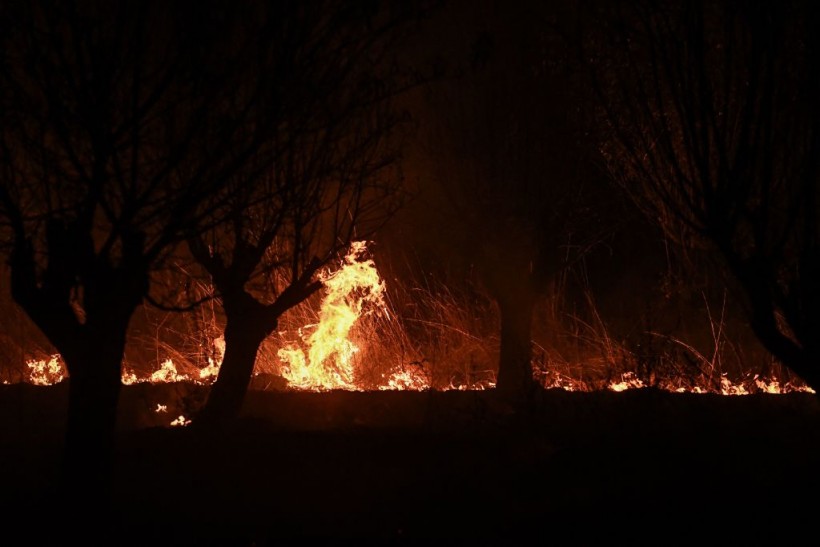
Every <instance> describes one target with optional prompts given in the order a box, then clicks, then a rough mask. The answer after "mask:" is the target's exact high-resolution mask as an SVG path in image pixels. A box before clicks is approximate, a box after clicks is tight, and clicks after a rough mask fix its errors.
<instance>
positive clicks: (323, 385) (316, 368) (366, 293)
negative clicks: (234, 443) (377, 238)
mask: <svg viewBox="0 0 820 547" xmlns="http://www.w3.org/2000/svg"><path fill="white" fill-rule="evenodd" d="M366 251H367V246H366V242H364V241H357V242H354V243H353V244H352V246H351V248H350V251H349V252H348V254H347V256H346V257H345V259H344V261H343V263H342V267H341V268H339V269H338V270H336V271H332V272H331V271H328V270H325V271H323V272H322V273H321V274H320V275H319V279H320V280H321V281H322V283H323V284H324V286H325V291H326V292H325V296H324V298H323V299H322V304H321V308H320V310H319V322H318V323H317V324H315V325H307V326H305V327H303V329H308V328H312V329H313V332H312V333H311V334H310V335H309V336H307V337H304V336H303V342H304V345H305V346H306V347H307V353H306V352H305V350H304V349H303V348H302V347H299V346H298V345H295V344H292V345H288V346H286V347H284V348H282V349H280V350H279V351H278V352H277V356H278V357H279V359H280V360H281V361H282V362H283V366H282V376H284V377H285V379H287V380H288V382H289V384H290V385H291V386H292V387H296V388H300V389H348V390H355V389H357V388H356V384H355V379H356V370H355V366H354V360H353V357H354V355H355V354H356V353H357V352H358V351H359V347H358V346H357V345H356V344H355V343H354V342H353V341H352V340H350V338H349V335H350V331H351V329H352V328H353V326H354V325H355V323H356V322H357V321H358V320H359V319H360V318H361V317H362V315H363V314H368V313H373V312H374V311H375V310H377V309H381V310H386V306H385V303H384V290H385V286H384V281H382V279H381V277H380V276H379V272H378V270H377V269H376V264H375V263H374V262H373V259H371V258H365V254H366ZM300 330H301V329H300ZM300 334H301V332H300Z"/></svg>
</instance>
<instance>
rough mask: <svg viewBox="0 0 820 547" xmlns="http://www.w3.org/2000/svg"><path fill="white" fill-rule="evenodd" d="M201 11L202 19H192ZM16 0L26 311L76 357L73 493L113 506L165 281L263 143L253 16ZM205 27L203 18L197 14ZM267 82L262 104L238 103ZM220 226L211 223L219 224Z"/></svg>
mask: <svg viewBox="0 0 820 547" xmlns="http://www.w3.org/2000/svg"><path fill="white" fill-rule="evenodd" d="M194 8H195V10H196V11H195V12H193V11H191V10H192V9H194ZM246 8H247V9H246V12H244V13H243V12H240V11H239V10H228V9H227V7H226V6H224V5H221V4H220V3H208V2H203V3H197V4H196V5H194V4H192V3H187V2H180V3H164V2H143V1H137V2H114V3H109V2H93V1H92V2H71V1H68V2H61V3H51V2H42V3H41V2H32V3H25V2H19V3H18V2H14V3H9V4H5V5H4V6H3V8H2V10H0V12H2V14H1V15H0V18H1V19H2V20H3V22H4V26H3V31H4V32H3V36H2V38H0V40H2V46H3V58H2V64H0V100H2V105H0V106H1V108H2V110H1V111H0V112H2V114H0V115H2V127H0V161H2V175H0V230H1V231H2V250H3V251H4V252H5V253H7V256H8V259H9V264H10V268H11V291H12V294H13V298H14V300H15V301H16V302H17V303H18V304H19V305H20V306H21V307H22V309H23V310H25V312H26V313H27V314H28V315H29V316H30V317H31V319H32V320H33V321H34V323H35V324H36V325H37V326H38V328H39V329H40V330H42V332H43V333H44V334H45V335H46V337H47V338H48V340H49V341H50V342H51V343H52V344H53V346H54V347H55V348H56V349H57V350H58V351H59V352H60V354H61V355H62V358H63V360H64V361H65V364H66V366H67V369H68V373H69V376H70V378H69V382H70V392H69V403H68V421H67V433H66V444H65V457H64V477H63V478H64V479H65V486H66V494H67V495H69V496H74V495H77V493H78V492H81V491H84V492H87V495H89V496H91V498H92V500H93V501H94V502H95V503H104V500H103V499H102V496H103V495H104V494H105V488H106V485H107V479H108V478H109V470H110V463H111V458H112V443H113V435H114V430H115V424H116V416H117V404H118V397H119V393H120V385H121V361H122V358H123V352H124V349H125V343H126V332H127V330H128V325H129V321H130V319H131V317H132V314H133V312H134V310H135V309H136V308H137V307H138V306H139V305H140V304H141V303H142V301H143V298H144V297H145V296H146V295H147V293H148V290H149V286H150V284H151V272H152V271H153V269H154V268H155V267H156V266H157V264H159V263H161V262H162V261H163V259H164V258H165V257H166V256H167V255H168V253H169V252H170V251H171V250H172V249H173V248H174V247H175V245H176V244H177V243H178V242H181V241H182V238H183V237H184V236H188V235H190V233H191V230H192V229H193V228H194V227H197V226H203V225H205V224H207V223H213V222H215V221H216V220H217V218H218V215H217V213H218V212H219V211H220V208H221V205H222V204H221V203H220V201H219V200H218V199H214V196H221V197H222V198H223V199H226V198H227V197H229V194H227V193H225V192H224V182H225V181H226V180H228V178H229V177H230V176H231V174H232V173H233V172H234V171H235V170H236V169H237V167H238V166H239V165H242V164H243V163H244V161H245V160H246V159H247V158H248V157H249V156H250V155H251V154H252V152H253V151H254V150H255V149H256V148H257V147H258V146H259V145H260V143H261V142H262V140H263V133H264V128H265V125H266V124H264V123H259V122H258V121H256V122H255V123H254V124H253V125H249V123H248V121H249V120H248V118H247V116H246V115H245V114H246V113H248V112H251V109H250V108H249V105H254V107H255V108H254V109H253V112H255V113H258V112H259V111H260V109H261V106H260V105H262V104H264V100H263V97H265V96H267V95H268V93H259V91H260V90H261V87H262V85H263V80H262V79H261V78H259V77H258V76H257V74H258V73H259V69H260V67H259V66H258V63H259V62H260V60H263V59H264V56H263V55H260V54H259V52H260V50H261V49H263V47H264V40H263V39H261V38H260V36H262V35H261V34H256V33H257V31H259V28H258V27H257V26H256V18H255V17H253V9H254V8H253V6H252V5H250V4H248V5H247V6H246ZM193 13H196V17H192V14H193ZM248 78H253V79H252V80H250V81H252V82H254V84H255V89H256V91H257V92H256V93H248V94H245V95H239V94H237V93H235V87H236V82H238V81H243V82H245V81H248V80H247V79H248ZM205 219H208V220H207V222H206V221H205Z"/></svg>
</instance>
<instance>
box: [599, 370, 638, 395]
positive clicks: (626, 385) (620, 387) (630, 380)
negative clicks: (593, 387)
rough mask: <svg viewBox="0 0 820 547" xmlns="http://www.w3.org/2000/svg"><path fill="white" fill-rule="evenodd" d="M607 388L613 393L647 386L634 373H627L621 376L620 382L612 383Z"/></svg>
mask: <svg viewBox="0 0 820 547" xmlns="http://www.w3.org/2000/svg"><path fill="white" fill-rule="evenodd" d="M607 387H608V388H609V389H610V390H612V391H626V390H627V389H637V388H642V387H646V386H645V385H644V383H643V382H642V381H641V379H640V378H638V377H637V376H635V374H634V373H632V372H625V373H623V374H621V381H620V382H612V383H611V384H609V385H608V386H607Z"/></svg>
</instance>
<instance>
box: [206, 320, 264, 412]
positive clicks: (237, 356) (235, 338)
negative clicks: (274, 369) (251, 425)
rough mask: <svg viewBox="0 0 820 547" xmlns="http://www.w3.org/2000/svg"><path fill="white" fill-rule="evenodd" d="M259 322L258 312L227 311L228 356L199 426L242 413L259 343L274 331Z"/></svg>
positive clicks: (220, 370)
mask: <svg viewBox="0 0 820 547" xmlns="http://www.w3.org/2000/svg"><path fill="white" fill-rule="evenodd" d="M260 323H261V321H259V320H258V317H257V314H252V313H228V314H227V323H226V325H225V335H224V336H225V357H224V359H223V360H222V366H221V367H220V369H219V375H218V376H217V378H216V382H214V384H213V386H212V387H211V392H210V394H209V395H208V400H207V401H206V402H205V406H204V407H203V408H202V411H201V412H200V414H199V416H197V419H196V423H197V424H198V425H218V424H220V423H224V422H226V421H229V420H232V419H234V418H236V417H237V416H238V415H239V412H240V411H241V410H242V404H243V403H244V401H245V395H246V393H247V391H248V386H249V385H250V381H251V376H252V375H253V368H254V365H255V364H256V354H257V352H258V351H259V346H260V345H261V344H262V342H263V341H264V340H265V338H266V337H267V336H268V334H270V332H272V330H273V329H272V328H271V329H265V328H263V327H262V326H260Z"/></svg>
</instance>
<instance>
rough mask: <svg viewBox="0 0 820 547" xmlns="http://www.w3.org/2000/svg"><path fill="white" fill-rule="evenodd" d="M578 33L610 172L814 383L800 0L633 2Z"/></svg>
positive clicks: (813, 280) (816, 134)
mask: <svg viewBox="0 0 820 547" xmlns="http://www.w3.org/2000/svg"><path fill="white" fill-rule="evenodd" d="M599 13H600V14H602V17H601V18H600V19H599V22H601V23H602V25H601V26H597V27H595V26H593V31H592V32H591V33H589V35H588V41H587V46H588V47H589V49H588V50H587V54H586V55H585V58H586V59H591V60H593V61H594V62H595V66H594V69H595V70H594V73H595V76H596V78H595V83H596V86H597V90H598V95H599V97H600V99H601V103H600V104H601V105H602V106H603V109H604V112H605V115H604V120H605V122H606V124H607V126H608V128H609V129H610V135H609V137H610V138H609V139H608V141H607V142H606V144H605V145H604V151H605V153H606V155H607V159H608V160H609V163H610V166H611V167H612V169H613V171H614V173H615V174H616V177H617V179H618V180H619V181H620V182H622V184H623V186H624V188H625V189H626V190H627V191H628V192H629V193H630V194H631V195H632V196H633V197H634V198H635V200H636V201H637V203H638V204H640V205H641V206H642V207H643V208H644V210H645V211H646V212H647V214H649V215H650V217H651V218H653V219H655V220H657V221H658V222H659V224H660V225H661V226H662V227H663V229H664V230H665V231H666V232H667V234H669V235H670V236H671V237H674V238H676V239H677V240H678V241H680V242H681V243H682V244H683V245H684V246H691V245H704V244H705V245H706V246H707V247H708V248H711V249H712V250H713V251H715V252H716V254H717V256H719V257H720V258H721V262H722V263H723V265H724V266H725V268H726V271H727V272H728V273H730V274H731V276H732V278H733V279H734V280H735V281H736V282H737V283H738V285H739V287H740V288H741V290H742V293H743V295H744V300H745V302H746V304H747V310H748V314H749V317H750V322H751V326H752V328H753V330H754V332H755V334H756V335H757V337H758V338H759V340H760V341H761V342H762V343H763V345H764V346H765V347H766V348H767V349H768V350H769V351H770V352H771V353H772V354H773V355H774V356H775V357H776V358H777V359H778V360H780V361H781V362H782V363H783V364H784V365H785V366H787V367H788V368H790V369H791V370H792V371H794V372H795V373H796V374H797V375H799V376H800V377H801V378H803V380H805V381H806V382H807V383H808V384H809V385H810V386H812V387H813V388H814V389H815V390H817V389H818V388H820V367H819V366H818V362H820V314H818V313H817V309H818V306H820V224H819V223H818V212H819V211H818V207H820V202H818V182H819V180H818V173H820V171H818V167H820V164H819V163H818V162H820V107H818V104H817V96H818V92H820V64H819V62H820V57H819V56H818V55H820V41H819V40H820V38H818V35H817V33H816V29H815V25H814V23H816V22H817V21H818V19H817V17H816V10H814V9H812V7H811V4H810V3H806V2H799V1H797V2H783V3H777V4H775V3H765V2H764V3H750V4H746V3H737V4H734V3H718V2H705V1H696V2H646V3H638V4H633V5H630V6H625V5H617V8H615V9H613V8H612V7H611V6H607V7H606V8H604V9H602V10H600V12H599Z"/></svg>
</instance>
